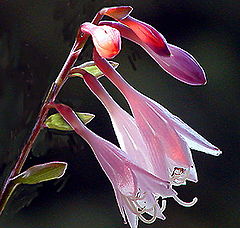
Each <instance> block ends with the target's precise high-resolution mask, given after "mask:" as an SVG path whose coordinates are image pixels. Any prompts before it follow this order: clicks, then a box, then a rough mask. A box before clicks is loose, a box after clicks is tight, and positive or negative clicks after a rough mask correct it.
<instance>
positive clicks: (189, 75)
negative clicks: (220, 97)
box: [101, 21, 207, 85]
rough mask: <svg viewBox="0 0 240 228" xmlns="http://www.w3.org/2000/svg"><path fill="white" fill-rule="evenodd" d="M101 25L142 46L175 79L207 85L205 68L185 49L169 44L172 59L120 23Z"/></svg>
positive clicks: (105, 22)
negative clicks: (159, 52) (159, 53)
mask: <svg viewBox="0 0 240 228" xmlns="http://www.w3.org/2000/svg"><path fill="white" fill-rule="evenodd" d="M101 24H104V25H109V26H111V27H114V28H116V29H118V30H119V31H120V33H121V36H123V37H125V38H126V39H129V40H131V41H133V42H135V43H136V44H138V45H140V46H141V47H142V48H143V49H144V50H145V51H146V52H147V53H148V54H149V55H150V56H151V57H152V58H153V59H154V60H155V61H156V62H157V63H158V64H159V66H161V67H162V68H163V69H164V70H165V71H166V72H168V73H169V74H170V75H172V76H173V77H174V78H176V79H178V80H180V81H182V82H184V83H186V84H189V85H203V84H206V82H207V79H206V76H205V73H204V70H203V68H202V67H201V66H200V65H199V63H198V62H197V61H196V59H194V57H193V56H192V55H190V54H189V53H188V52H186V51H184V50H183V49H181V48H179V47H176V46H174V45H172V44H168V47H169V50H170V52H171V56H170V57H165V56H161V55H158V54H157V53H156V52H155V51H154V50H153V49H152V47H151V46H149V45H147V44H146V43H143V42H142V40H141V39H139V37H138V36H137V35H136V34H135V33H134V32H133V31H132V30H131V29H130V28H128V27H127V26H124V25H122V24H121V23H118V22H112V21H111V22H109V21H104V22H101Z"/></svg>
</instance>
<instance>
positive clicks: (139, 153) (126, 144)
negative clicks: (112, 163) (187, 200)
mask: <svg viewBox="0 0 240 228" xmlns="http://www.w3.org/2000/svg"><path fill="white" fill-rule="evenodd" d="M83 78H84V81H85V83H86V84H87V86H88V87H89V88H90V90H91V91H92V92H93V93H94V94H95V95H96V96H97V97H98V99H99V100H100V101H101V102H102V103H103V104H104V106H105V107H106V109H107V111H108V113H109V115H110V118H111V121H112V124H113V128H114V130H115V133H116V136H117V138H118V141H119V144H120V147H121V149H122V150H124V151H126V152H127V153H128V154H129V155H130V156H131V158H132V159H133V160H134V161H135V162H136V164H138V165H139V166H140V167H143V168H144V169H145V170H147V171H149V172H150V173H152V174H154V175H156V176H159V175H160V177H161V178H166V179H169V166H168V165H167V163H166V161H165V160H166V158H165V156H164V154H163V153H158V154H157V155H156V157H157V158H154V159H153V158H152V154H151V151H150V150H149V149H148V146H147V144H146V143H145V141H144V139H143V137H142V135H141V133H140V131H139V129H138V127H137V125H136V122H135V120H134V118H133V117H132V116H131V115H129V114H128V113H127V112H126V111H124V110H123V109H122V108H121V107H120V106H119V105H118V104H117V103H116V102H115V101H114V100H113V99H112V97H111V96H110V95H109V94H108V93H107V91H106V90H105V89H104V88H103V86H102V85H101V84H100V82H99V81H98V80H97V79H96V78H95V77H93V76H91V75H90V74H88V73H87V72H86V73H85V74H83ZM163 130H164V129H163ZM166 138H167V137H166ZM188 152H189V153H190V150H188ZM189 157H190V159H191V155H189ZM155 160H157V162H158V164H157V162H156V163H154V162H155ZM186 162H187V161H186ZM190 163H191V164H193V161H192V160H191V161H190ZM180 167H181V164H178V163H176V164H175V165H174V167H172V168H171V170H172V172H173V171H174V172H177V170H180ZM189 172H190V174H189V175H188V176H187V179H188V180H191V181H194V182H196V181H197V174H196V170H195V167H194V166H193V167H191V169H190V170H189ZM164 175H166V176H164ZM171 178H172V183H173V184H175V185H176V184H177V183H178V184H180V183H181V181H180V182H179V180H178V179H180V180H181V177H180V176H179V175H175V174H172V175H171ZM184 181H185V180H184Z"/></svg>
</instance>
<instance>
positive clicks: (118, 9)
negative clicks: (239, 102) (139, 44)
mask: <svg viewBox="0 0 240 228" xmlns="http://www.w3.org/2000/svg"><path fill="white" fill-rule="evenodd" d="M132 10H133V8H132V7H131V6H115V7H106V8H103V9H101V10H100V12H99V13H100V14H101V15H106V16H109V17H112V18H114V19H115V20H122V19H124V18H125V17H127V16H128V15H129V14H130V13H131V12H132Z"/></svg>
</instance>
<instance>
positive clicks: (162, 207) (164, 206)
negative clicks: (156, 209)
mask: <svg viewBox="0 0 240 228" xmlns="http://www.w3.org/2000/svg"><path fill="white" fill-rule="evenodd" d="M166 207H167V200H162V206H161V208H160V210H161V212H162V213H163V212H164V211H165V209H166Z"/></svg>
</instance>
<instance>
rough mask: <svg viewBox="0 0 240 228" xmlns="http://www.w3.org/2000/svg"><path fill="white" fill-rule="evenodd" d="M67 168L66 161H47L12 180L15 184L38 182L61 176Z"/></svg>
mask: <svg viewBox="0 0 240 228" xmlns="http://www.w3.org/2000/svg"><path fill="white" fill-rule="evenodd" d="M66 169H67V163H66V162H59V161H55V162H49V163H44V164H40V165H35V166H32V167H30V168H29V169H27V170H26V171H25V172H23V173H20V174H19V175H18V176H16V177H15V178H14V179H13V180H12V181H13V182H14V183H15V184H38V183H41V182H44V181H49V180H53V179H58V178H60V177H62V176H63V175H64V173H65V171H66Z"/></svg>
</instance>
